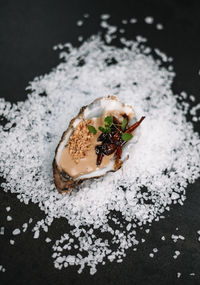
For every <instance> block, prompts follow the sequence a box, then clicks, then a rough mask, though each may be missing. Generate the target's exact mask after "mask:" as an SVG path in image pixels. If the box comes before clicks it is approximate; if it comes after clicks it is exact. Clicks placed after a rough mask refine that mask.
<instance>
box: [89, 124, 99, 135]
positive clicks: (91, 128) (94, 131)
mask: <svg viewBox="0 0 200 285" xmlns="http://www.w3.org/2000/svg"><path fill="white" fill-rule="evenodd" d="M87 127H88V130H89V132H90V133H92V134H93V135H96V133H97V130H96V129H95V127H93V126H91V125H88V126H87Z"/></svg>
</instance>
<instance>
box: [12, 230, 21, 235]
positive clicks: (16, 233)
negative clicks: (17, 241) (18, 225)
mask: <svg viewBox="0 0 200 285" xmlns="http://www.w3.org/2000/svg"><path fill="white" fill-rule="evenodd" d="M20 233H21V231H20V229H15V230H14V231H13V232H12V234H13V235H14V236H16V235H19V234H20Z"/></svg>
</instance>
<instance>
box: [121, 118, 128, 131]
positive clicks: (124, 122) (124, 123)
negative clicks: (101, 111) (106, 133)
mask: <svg viewBox="0 0 200 285" xmlns="http://www.w3.org/2000/svg"><path fill="white" fill-rule="evenodd" d="M126 125H127V119H125V118H124V119H123V122H122V125H121V129H122V131H124V130H125V128H126Z"/></svg>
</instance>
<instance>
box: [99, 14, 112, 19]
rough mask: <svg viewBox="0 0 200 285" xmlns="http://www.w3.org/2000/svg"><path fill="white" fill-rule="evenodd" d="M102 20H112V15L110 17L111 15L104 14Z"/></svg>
mask: <svg viewBox="0 0 200 285" xmlns="http://www.w3.org/2000/svg"><path fill="white" fill-rule="evenodd" d="M100 18H101V19H102V20H108V19H109V18H110V15H109V14H102V15H101V16H100Z"/></svg>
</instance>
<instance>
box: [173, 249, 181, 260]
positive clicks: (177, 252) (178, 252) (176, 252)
mask: <svg viewBox="0 0 200 285" xmlns="http://www.w3.org/2000/svg"><path fill="white" fill-rule="evenodd" d="M179 255H180V251H178V250H175V254H174V255H173V258H174V259H176V258H177V257H178V256H179Z"/></svg>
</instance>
